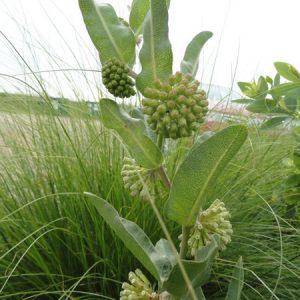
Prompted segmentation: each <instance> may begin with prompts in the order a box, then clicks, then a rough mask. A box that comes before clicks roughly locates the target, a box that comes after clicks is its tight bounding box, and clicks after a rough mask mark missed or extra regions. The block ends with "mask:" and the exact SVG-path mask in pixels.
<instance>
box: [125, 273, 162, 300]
mask: <svg viewBox="0 0 300 300" xmlns="http://www.w3.org/2000/svg"><path fill="white" fill-rule="evenodd" d="M128 279H129V282H130V283H131V284H129V283H127V282H124V283H123V284H122V291H121V293H120V300H133V299H136V300H158V299H159V295H158V294H157V293H156V292H154V291H153V288H152V286H151V284H150V282H149V280H148V279H147V278H146V276H145V275H144V274H143V272H142V271H141V270H139V269H136V270H135V272H130V273H129V275H128Z"/></svg>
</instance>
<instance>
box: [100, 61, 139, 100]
mask: <svg viewBox="0 0 300 300" xmlns="http://www.w3.org/2000/svg"><path fill="white" fill-rule="evenodd" d="M128 74H129V68H128V67H127V66H126V65H125V64H123V63H122V62H120V61H118V60H117V59H115V58H113V59H111V60H109V61H107V62H106V63H105V64H104V65H103V67H102V82H103V84H104V85H105V86H106V88H107V89H108V91H109V92H110V93H111V94H113V95H114V96H116V97H120V98H129V97H130V96H134V95H135V90H134V89H133V88H132V87H133V86H134V82H133V80H132V79H131V78H130V77H129V75H128Z"/></svg>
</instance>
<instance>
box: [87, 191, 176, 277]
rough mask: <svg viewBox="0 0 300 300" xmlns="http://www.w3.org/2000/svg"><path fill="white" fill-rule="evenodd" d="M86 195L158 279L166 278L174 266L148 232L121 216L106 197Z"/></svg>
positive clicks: (126, 244)
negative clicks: (158, 249)
mask: <svg viewBox="0 0 300 300" xmlns="http://www.w3.org/2000/svg"><path fill="white" fill-rule="evenodd" d="M85 195H86V196H88V197H89V198H88V199H89V201H90V203H91V204H93V205H94V206H95V208H96V209H97V211H98V212H99V214H100V215H101V216H102V218H103V219H104V220H105V222H106V223H107V224H108V225H109V226H110V228H111V229H112V230H113V231H114V232H115V234H116V235H117V236H118V237H119V238H120V239H121V240H122V241H123V243H124V244H125V246H126V248H127V249H128V250H130V251H131V253H132V254H133V255H134V256H135V257H136V258H137V259H138V260H139V261H140V263H141V264H142V265H143V266H144V267H145V268H146V269H147V270H148V271H149V272H150V273H151V274H152V275H153V276H154V277H155V278H156V279H157V280H159V281H160V280H164V279H165V278H166V277H167V276H168V275H169V273H170V272H171V269H172V266H171V265H170V263H169V260H168V259H166V258H165V257H163V256H161V255H160V253H159V252H158V251H157V250H156V249H155V247H154V245H153V244H152V242H151V241H150V239H149V237H148V236H147V235H146V233H145V232H144V231H143V230H142V229H141V228H140V227H139V226H138V225H137V224H135V223H134V222H132V221H129V220H126V219H124V218H121V217H120V216H119V214H118V212H117V211H116V210H115V209H114V207H113V206H112V205H110V204H109V203H108V202H107V201H105V200H104V199H102V198H100V197H98V196H96V195H94V194H90V193H85Z"/></svg>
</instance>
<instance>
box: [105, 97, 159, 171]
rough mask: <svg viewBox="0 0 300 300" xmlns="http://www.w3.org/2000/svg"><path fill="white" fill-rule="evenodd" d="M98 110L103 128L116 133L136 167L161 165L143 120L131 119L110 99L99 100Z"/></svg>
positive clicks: (148, 167)
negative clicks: (99, 110)
mask: <svg viewBox="0 0 300 300" xmlns="http://www.w3.org/2000/svg"><path fill="white" fill-rule="evenodd" d="M100 108H101V113H102V121H103V124H104V126H105V127H107V128H109V129H114V130H116V131H117V132H118V134H119V135H120V136H121V138H122V140H123V142H124V143H125V144H126V145H127V146H128V151H129V152H130V154H131V155H132V157H133V158H134V159H135V161H136V162H137V164H138V165H140V166H142V167H144V168H147V169H155V168H157V167H158V166H159V165H160V164H161V163H162V160H163V157H162V153H161V151H160V150H159V148H158V147H157V146H156V145H155V144H154V143H153V141H152V140H151V139H150V138H149V137H148V136H147V133H146V128H145V124H144V121H143V120H141V119H135V118H132V117H131V116H130V115H129V114H128V113H126V112H125V111H123V110H122V109H121V108H120V106H119V105H118V104H117V103H116V102H115V101H113V100H110V99H101V100H100Z"/></svg>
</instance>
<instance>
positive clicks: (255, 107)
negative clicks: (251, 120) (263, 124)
mask: <svg viewBox="0 0 300 300" xmlns="http://www.w3.org/2000/svg"><path fill="white" fill-rule="evenodd" d="M276 105H277V103H276V101H274V100H269V99H264V100H255V101H254V102H252V103H251V104H249V105H248V106H247V107H246V109H247V110H248V111H250V112H253V113H271V112H275V110H276Z"/></svg>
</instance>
